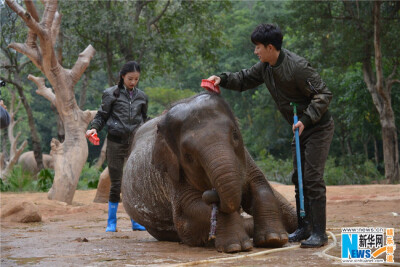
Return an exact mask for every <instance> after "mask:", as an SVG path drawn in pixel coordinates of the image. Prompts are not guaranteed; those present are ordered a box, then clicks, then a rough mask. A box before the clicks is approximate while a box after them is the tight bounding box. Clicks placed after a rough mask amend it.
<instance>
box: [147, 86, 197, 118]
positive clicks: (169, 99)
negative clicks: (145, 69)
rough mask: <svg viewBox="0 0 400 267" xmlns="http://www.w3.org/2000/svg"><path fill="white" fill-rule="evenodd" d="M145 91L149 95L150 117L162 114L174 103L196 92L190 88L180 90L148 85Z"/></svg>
mask: <svg viewBox="0 0 400 267" xmlns="http://www.w3.org/2000/svg"><path fill="white" fill-rule="evenodd" d="M144 92H145V93H146V94H147V96H148V97H149V110H148V115H149V116H150V117H155V116H158V115H160V114H161V113H162V112H163V111H164V110H165V109H167V108H168V107H169V105H171V104H172V103H174V102H176V101H178V100H180V99H183V98H187V97H190V96H193V95H194V94H195V93H194V92H193V91H191V90H188V89H183V90H179V89H172V88H163V87H146V88H145V89H144Z"/></svg>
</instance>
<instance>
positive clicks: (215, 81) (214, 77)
mask: <svg viewBox="0 0 400 267" xmlns="http://www.w3.org/2000/svg"><path fill="white" fill-rule="evenodd" d="M207 80H209V81H214V85H215V86H217V85H219V83H220V82H221V78H220V77H218V76H216V75H213V76H211V77H209V78H208V79H207Z"/></svg>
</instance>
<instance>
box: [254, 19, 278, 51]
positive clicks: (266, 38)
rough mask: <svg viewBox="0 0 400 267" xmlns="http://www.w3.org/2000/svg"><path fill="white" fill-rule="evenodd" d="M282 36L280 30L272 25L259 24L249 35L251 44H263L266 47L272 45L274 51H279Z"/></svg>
mask: <svg viewBox="0 0 400 267" xmlns="http://www.w3.org/2000/svg"><path fill="white" fill-rule="evenodd" d="M282 40H283V35H282V32H281V29H279V27H278V26H276V25H273V24H260V25H258V26H257V27H256V28H255V29H254V31H253V33H252V34H251V41H252V42H253V44H255V45H256V44H263V45H264V46H267V45H269V44H272V45H273V46H275V48H276V50H278V51H280V50H281V47H282Z"/></svg>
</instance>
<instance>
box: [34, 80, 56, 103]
mask: <svg viewBox="0 0 400 267" xmlns="http://www.w3.org/2000/svg"><path fill="white" fill-rule="evenodd" d="M28 79H29V80H31V81H32V82H34V83H35V84H36V85H37V87H38V90H36V93H37V94H38V95H41V96H43V97H44V98H46V99H47V100H49V101H50V103H52V104H53V105H56V95H55V94H54V93H53V90H51V88H48V87H46V85H45V83H44V78H42V77H35V76H33V75H31V74H29V75H28Z"/></svg>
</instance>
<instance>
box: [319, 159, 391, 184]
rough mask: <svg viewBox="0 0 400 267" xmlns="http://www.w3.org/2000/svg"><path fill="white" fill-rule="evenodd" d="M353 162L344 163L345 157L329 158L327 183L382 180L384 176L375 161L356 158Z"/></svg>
mask: <svg viewBox="0 0 400 267" xmlns="http://www.w3.org/2000/svg"><path fill="white" fill-rule="evenodd" d="M337 162H339V164H338V163H337ZM351 162H352V163H351V164H348V163H347V164H343V165H342V164H340V163H343V159H340V160H337V159H335V158H329V159H328V161H327V163H326V166H325V176H324V179H325V182H326V184H327V185H347V184H370V183H371V182H372V181H378V182H379V181H380V180H382V179H384V176H383V175H382V174H380V173H379V171H378V169H377V168H376V167H375V165H374V163H372V162H371V161H370V160H367V161H364V162H359V161H356V160H354V157H353V160H352V161H351Z"/></svg>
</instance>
